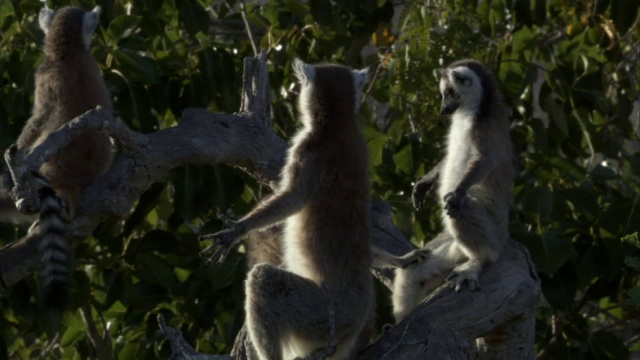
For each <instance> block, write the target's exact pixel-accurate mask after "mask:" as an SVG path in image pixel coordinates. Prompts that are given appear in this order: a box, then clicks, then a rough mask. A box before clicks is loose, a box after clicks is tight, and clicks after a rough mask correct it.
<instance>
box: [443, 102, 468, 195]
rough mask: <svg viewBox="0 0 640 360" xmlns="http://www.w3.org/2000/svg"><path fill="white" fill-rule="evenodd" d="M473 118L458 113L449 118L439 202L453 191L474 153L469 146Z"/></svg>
mask: <svg viewBox="0 0 640 360" xmlns="http://www.w3.org/2000/svg"><path fill="white" fill-rule="evenodd" d="M472 125H473V117H472V116H470V115H469V114H464V113H462V112H460V111H458V112H456V113H455V114H453V116H452V117H451V127H450V128H449V136H448V138H447V154H446V158H445V162H444V165H443V168H442V170H441V173H440V188H439V191H438V193H439V195H440V201H442V197H443V196H445V195H446V194H448V193H450V192H452V191H454V190H455V189H456V187H457V186H458V184H459V183H460V179H461V178H462V176H463V175H464V173H465V171H466V169H467V165H468V163H469V158H470V157H471V155H472V152H473V151H474V149H473V146H472V145H471V128H472Z"/></svg>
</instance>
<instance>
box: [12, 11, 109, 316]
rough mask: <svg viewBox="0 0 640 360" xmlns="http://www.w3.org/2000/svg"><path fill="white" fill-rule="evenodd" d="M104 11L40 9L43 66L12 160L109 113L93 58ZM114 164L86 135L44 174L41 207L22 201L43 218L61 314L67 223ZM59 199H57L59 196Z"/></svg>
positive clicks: (49, 293) (38, 226) (49, 274)
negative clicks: (101, 111) (97, 112)
mask: <svg viewBox="0 0 640 360" xmlns="http://www.w3.org/2000/svg"><path fill="white" fill-rule="evenodd" d="M99 13H100V7H96V8H95V9H93V11H90V12H86V11H84V10H82V9H80V8H77V7H65V8H62V9H60V10H58V11H55V12H54V11H53V10H51V9H49V8H47V7H46V6H45V7H44V8H43V9H42V10H41V11H40V14H39V18H38V20H39V24H40V27H41V28H42V30H43V31H44V33H45V41H44V54H45V56H44V61H43V62H42V64H41V65H40V67H39V68H38V70H37V71H36V74H35V88H36V89H35V103H34V106H33V112H32V116H31V118H30V119H29V120H28V121H27V123H26V125H25V126H24V129H23V130H22V133H21V134H20V136H19V137H18V140H17V142H16V144H14V145H12V147H11V148H10V150H9V151H8V152H7V154H11V153H14V154H15V153H16V152H17V151H19V152H20V153H22V154H29V153H30V152H31V151H32V150H33V149H34V148H35V147H37V146H38V145H39V144H41V143H42V142H43V141H44V140H45V139H46V138H47V136H49V134H50V133H51V132H53V131H55V130H57V129H58V128H60V127H61V126H62V125H64V124H65V123H67V122H68V121H70V120H72V119H74V118H75V117H77V116H79V115H82V114H83V113H84V112H86V111H88V110H91V109H94V108H96V106H98V105H100V106H102V107H103V108H105V109H107V110H111V100H110V98H109V92H108V91H107V88H106V86H105V84H104V81H103V79H102V77H101V75H100V69H99V68H98V64H97V63H96V61H95V59H94V58H93V57H92V56H91V54H90V52H89V47H90V45H91V38H92V36H93V33H94V31H95V28H96V26H97V25H98V18H99ZM112 160H113V146H112V143H111V140H110V139H109V137H107V136H105V135H103V134H100V133H97V132H95V131H91V130H88V131H86V132H85V133H82V134H81V135H79V136H78V137H76V138H74V139H73V140H72V141H71V142H70V143H69V145H68V146H66V147H65V148H63V149H62V150H60V151H59V152H58V153H57V154H56V155H55V156H53V157H52V158H51V159H50V160H49V161H47V162H46V163H44V164H43V165H42V167H41V168H40V171H39V175H36V177H38V178H39V179H38V181H37V183H38V187H39V188H40V196H41V198H40V201H39V203H38V202H37V201H29V202H28V201H24V199H18V201H17V207H18V210H20V211H21V212H23V213H36V212H40V217H39V219H38V220H37V221H36V222H35V223H34V224H33V225H32V227H31V229H30V232H31V233H37V234H40V235H41V237H42V240H40V245H39V249H40V251H41V252H42V260H43V262H44V271H43V278H44V279H43V283H44V285H45V289H44V290H45V302H46V305H47V306H52V307H56V308H63V307H64V306H65V294H66V289H67V286H68V281H69V279H68V274H67V271H66V269H67V266H68V265H67V260H68V258H69V254H68V247H69V245H68V244H67V240H66V238H65V235H64V230H65V225H64V220H65V218H66V220H69V219H71V218H72V217H73V216H74V215H73V214H74V213H75V210H76V207H77V206H78V203H79V201H80V199H81V192H82V190H83V189H84V187H85V186H86V185H88V184H89V183H91V182H92V181H93V180H94V179H95V178H97V177H98V176H100V175H102V174H103V173H105V172H106V171H107V169H108V168H109V166H110V165H111V162H112ZM56 194H57V195H56Z"/></svg>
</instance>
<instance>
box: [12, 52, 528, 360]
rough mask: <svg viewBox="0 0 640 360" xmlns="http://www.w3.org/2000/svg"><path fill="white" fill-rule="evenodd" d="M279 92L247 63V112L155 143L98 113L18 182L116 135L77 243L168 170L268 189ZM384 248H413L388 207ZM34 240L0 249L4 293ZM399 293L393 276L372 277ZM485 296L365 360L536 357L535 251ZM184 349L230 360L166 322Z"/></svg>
mask: <svg viewBox="0 0 640 360" xmlns="http://www.w3.org/2000/svg"><path fill="white" fill-rule="evenodd" d="M270 91H271V89H270V86H269V81H268V73H267V65H266V55H265V53H264V52H263V53H262V54H261V55H259V56H258V57H256V58H247V59H245V68H244V80H243V101H242V105H241V109H240V112H239V113H238V114H214V113H210V112H208V111H205V110H202V109H186V110H185V111H184V113H183V116H182V119H181V121H180V123H179V125H178V126H176V127H174V128H170V129H166V130H161V131H158V132H155V133H151V134H148V135H145V134H140V133H136V132H134V131H132V130H131V129H129V128H128V127H127V126H126V125H124V124H123V123H122V122H121V121H120V120H118V119H116V118H113V117H112V116H111V114H109V113H107V112H105V111H103V110H98V111H91V112H88V113H87V114H84V115H82V116H80V117H78V118H77V119H75V120H73V121H71V122H70V123H68V124H66V125H65V126H63V127H62V128H61V129H60V130H58V131H56V132H54V133H53V134H51V136H50V137H49V138H48V139H47V140H46V141H45V142H44V143H42V144H41V145H40V146H39V147H38V148H36V149H35V150H34V151H33V152H32V153H31V154H29V155H28V156H26V157H24V159H22V162H21V163H20V166H19V168H17V169H13V170H14V174H13V175H14V177H16V178H20V176H28V173H29V172H30V171H31V170H37V169H39V168H40V165H41V164H42V163H43V162H45V161H46V160H48V159H49V158H51V157H52V156H53V155H55V153H56V152H57V150H59V149H61V148H63V147H64V146H65V145H66V144H68V143H69V141H70V140H71V139H73V137H74V136H75V135H76V134H78V133H79V132H81V131H83V130H85V129H89V128H90V129H94V130H97V131H101V132H103V133H106V134H108V135H110V136H112V137H113V138H114V139H115V140H116V142H117V143H118V144H119V146H120V147H121V148H122V154H121V155H120V157H119V158H118V159H117V160H116V162H115V163H114V164H113V166H112V168H111V170H110V171H109V172H108V173H107V174H106V175H104V176H102V177H100V178H99V179H97V180H96V181H95V182H94V183H93V184H91V185H90V186H89V187H88V188H87V189H86V190H85V191H84V194H83V201H82V203H81V204H80V208H79V209H78V211H77V216H76V218H75V219H74V220H73V221H72V222H71V223H70V224H69V234H71V237H72V240H73V241H76V242H77V241H82V240H83V239H84V238H86V237H87V236H89V235H90V234H91V233H92V232H93V230H94V229H95V228H96V226H97V225H98V224H99V223H100V222H102V221H104V220H105V219H108V218H118V217H125V216H127V215H128V214H129V212H130V210H131V208H132V207H133V204H134V202H135V201H136V200H137V199H138V198H139V196H140V195H141V194H142V193H143V192H144V191H145V190H146V189H148V188H149V187H150V186H151V185H152V184H153V183H154V182H156V181H161V180H162V179H163V178H164V177H165V175H166V174H167V172H168V171H169V170H170V169H172V168H174V167H177V166H182V165H188V164H219V163H224V164H230V165H235V166H238V167H241V168H242V169H244V170H245V171H247V172H248V173H249V174H251V176H253V177H254V178H256V179H258V181H260V182H262V183H264V184H267V185H269V184H273V183H274V182H275V181H277V180H278V176H279V174H280V169H281V168H282V166H283V164H284V158H285V151H286V149H287V144H286V142H285V141H284V140H282V139H280V138H279V137H278V136H277V135H275V133H274V132H273V130H272V129H271V119H270V115H269V106H270ZM372 214H373V224H374V238H373V242H374V245H375V246H379V247H381V248H383V249H385V250H387V251H388V252H390V253H393V254H404V253H406V252H408V251H409V250H410V249H411V245H410V244H409V242H408V241H407V240H406V239H405V238H404V237H403V235H402V233H401V232H400V231H399V230H398V229H397V228H396V227H395V225H394V224H393V223H392V221H391V217H390V208H389V206H388V205H386V204H385V203H382V202H379V203H376V204H374V208H373V212H372ZM34 242H36V241H35V240H34V239H30V238H23V239H21V240H19V241H17V242H15V243H13V244H10V245H7V246H5V247H4V248H3V249H0V290H1V289H5V288H8V287H11V286H12V285H14V284H15V283H16V282H18V281H20V280H21V279H23V278H25V277H26V276H28V275H30V274H31V273H32V272H33V271H35V270H37V268H38V267H39V260H38V259H39V256H38V254H37V251H36V248H37V247H36V245H35V244H34ZM372 271H373V273H374V275H375V276H376V277H377V278H378V279H380V281H382V282H383V283H384V284H385V285H387V286H388V287H391V285H392V283H393V272H391V271H388V270H386V271H384V270H380V269H372ZM480 286H481V289H480V290H479V291H477V292H469V291H465V290H463V291H461V292H460V293H456V292H455V291H453V289H452V288H450V287H449V286H448V285H446V284H445V285H443V286H442V287H440V288H439V289H437V290H436V291H435V292H434V293H433V294H431V295H430V296H429V297H428V298H427V299H426V300H425V302H424V303H423V304H422V305H421V306H419V307H418V308H417V309H416V310H415V311H413V312H412V313H411V314H410V315H409V316H408V317H407V318H406V319H405V320H404V321H402V322H401V323H400V324H398V325H396V326H394V327H392V328H391V329H389V330H388V331H386V332H385V333H384V334H383V335H382V336H381V337H380V338H379V339H378V340H377V341H375V342H374V343H373V344H371V346H370V347H369V348H368V349H366V351H365V352H364V353H363V354H361V355H360V358H362V359H383V358H384V359H405V360H411V359H424V358H433V359H463V358H464V359H469V358H474V359H532V358H534V357H535V354H534V349H533V344H534V341H533V336H534V330H535V329H534V319H535V311H536V307H537V304H538V301H539V297H540V284H539V280H538V279H537V277H536V275H535V270H534V269H533V267H532V265H531V263H530V260H529V256H528V253H527V251H526V249H524V247H522V246H521V245H519V244H518V243H516V242H513V241H512V242H511V245H510V246H509V247H508V249H507V250H506V251H505V253H504V255H503V256H502V257H501V258H500V259H499V261H498V262H497V263H495V264H492V265H490V266H488V267H487V268H486V269H485V271H484V272H483V274H482V276H481V278H480ZM162 329H163V331H164V332H165V334H166V336H167V337H168V338H170V339H173V340H174V341H172V344H176V348H175V349H174V350H175V353H174V356H175V357H174V358H175V359H223V358H228V357H220V356H208V355H204V354H198V353H195V351H194V350H193V349H192V348H190V347H189V346H188V344H185V343H184V341H183V340H182V341H180V335H179V332H172V331H171V329H170V328H169V327H167V326H166V325H165V324H164V323H163V324H162ZM250 348H251V345H250V342H249V339H248V338H247V337H246V332H243V331H241V332H240V334H239V337H238V339H237V340H236V344H235V347H234V349H233V352H232V355H233V356H234V357H235V358H236V359H252V358H254V357H252V356H251V352H250V351H248V350H250Z"/></svg>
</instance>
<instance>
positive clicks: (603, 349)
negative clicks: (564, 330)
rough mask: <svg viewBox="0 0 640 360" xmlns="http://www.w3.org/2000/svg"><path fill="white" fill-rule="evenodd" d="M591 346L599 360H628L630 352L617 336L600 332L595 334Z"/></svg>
mask: <svg viewBox="0 0 640 360" xmlns="http://www.w3.org/2000/svg"><path fill="white" fill-rule="evenodd" d="M589 346H590V347H591V350H592V351H593V353H594V355H596V357H597V358H598V359H612V360H615V359H628V358H629V350H628V349H627V347H626V346H625V345H624V343H623V342H622V340H620V339H619V338H618V337H617V336H616V335H614V334H612V333H610V332H608V331H604V330H600V331H598V332H596V333H594V334H593V336H592V337H591V341H590V342H589Z"/></svg>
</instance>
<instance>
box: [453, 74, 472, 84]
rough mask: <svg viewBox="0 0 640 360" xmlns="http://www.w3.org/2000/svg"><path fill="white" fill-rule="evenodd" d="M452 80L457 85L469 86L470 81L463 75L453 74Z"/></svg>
mask: <svg viewBox="0 0 640 360" xmlns="http://www.w3.org/2000/svg"><path fill="white" fill-rule="evenodd" d="M453 78H454V80H455V81H456V83H458V84H464V85H471V79H469V78H468V77H466V76H464V75H461V74H458V73H453Z"/></svg>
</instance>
